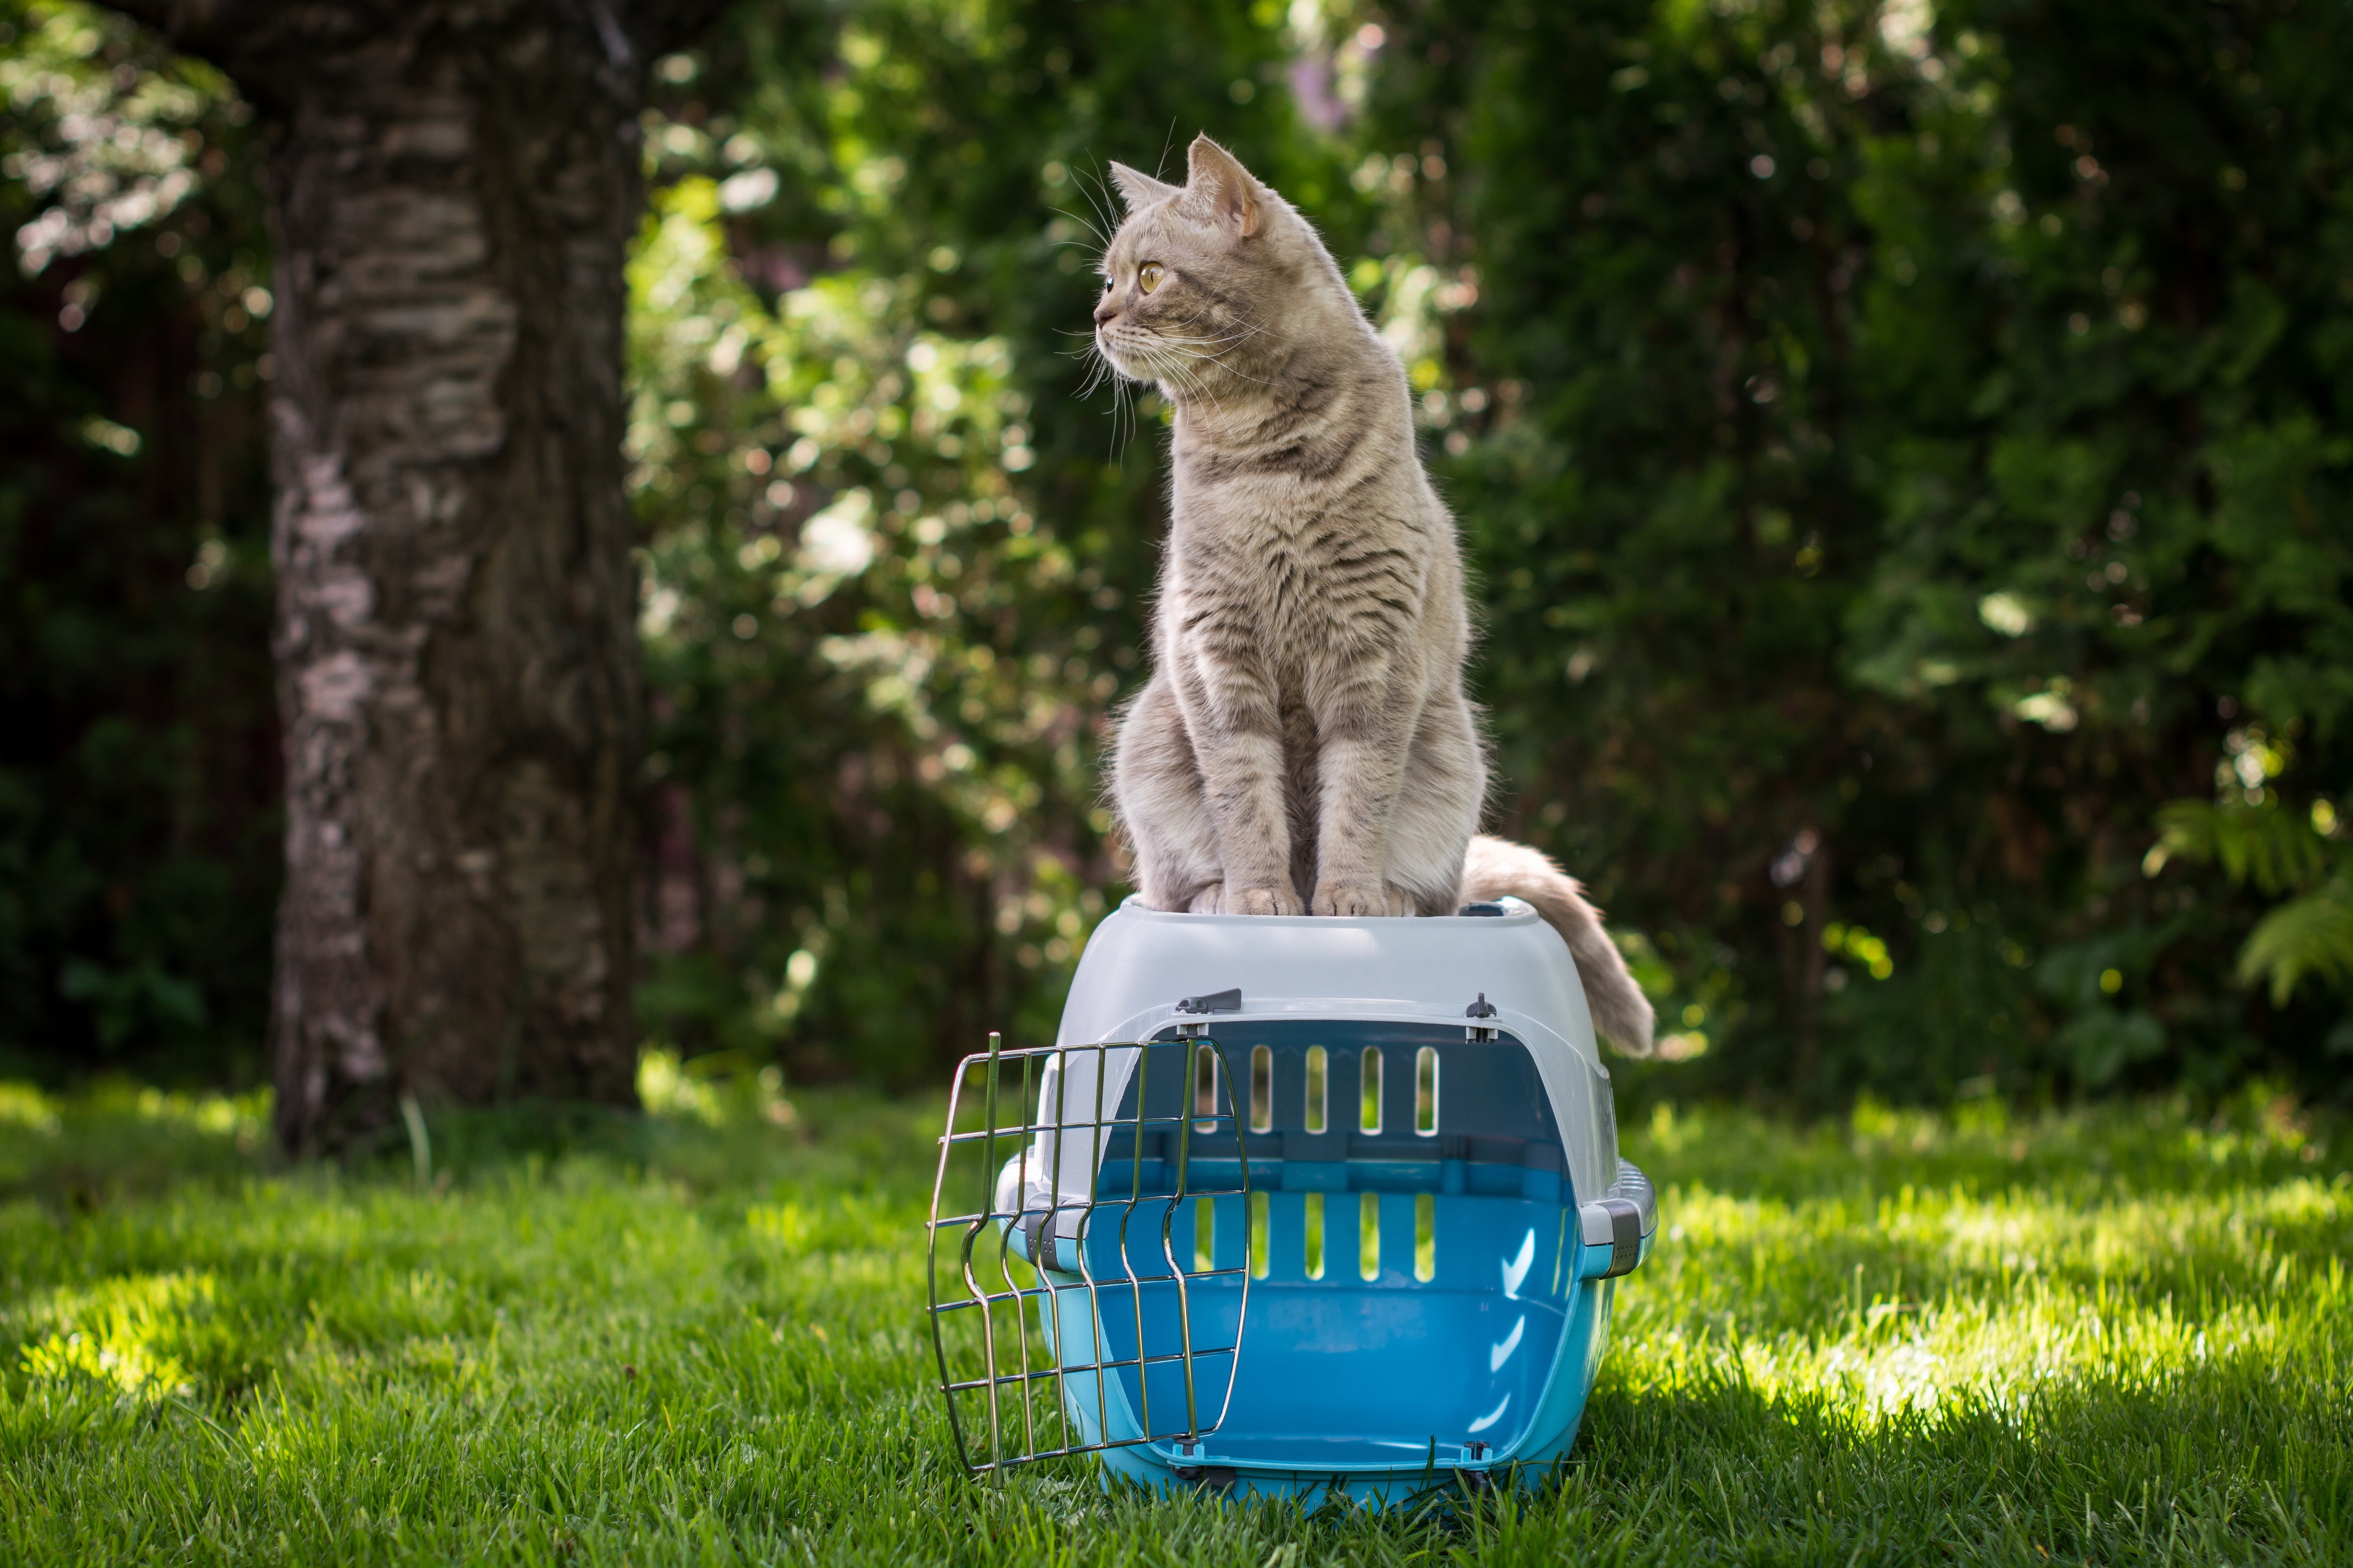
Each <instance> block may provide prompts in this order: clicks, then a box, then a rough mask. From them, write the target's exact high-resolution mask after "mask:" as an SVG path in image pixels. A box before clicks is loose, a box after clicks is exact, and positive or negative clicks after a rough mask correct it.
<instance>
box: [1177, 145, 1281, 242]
mask: <svg viewBox="0 0 2353 1568" xmlns="http://www.w3.org/2000/svg"><path fill="white" fill-rule="evenodd" d="M1185 191H1186V194H1187V195H1190V196H1191V197H1192V198H1193V200H1194V202H1195V204H1196V205H1198V207H1199V208H1200V209H1201V210H1202V211H1203V212H1204V213H1206V214H1207V215H1208V216H1209V217H1210V218H1212V219H1213V220H1215V221H1216V222H1218V223H1219V224H1221V225H1223V226H1225V227H1226V229H1227V230H1228V231H1229V232H1230V233H1232V234H1234V235H1236V236H1238V237H1240V238H1243V239H1248V238H1250V237H1251V236H1252V235H1254V234H1257V233H1259V232H1260V231H1261V230H1262V229H1264V228H1265V227H1266V189H1265V187H1264V186H1262V185H1261V184H1259V183H1258V181H1257V180H1256V179H1254V178H1252V177H1251V174H1250V171H1249V170H1248V169H1245V168H1243V167H1242V166H1241V163H1240V162H1239V161H1238V160H1237V159H1236V158H1235V157H1234V155H1233V154H1232V153H1229V152H1227V151H1226V150H1225V149H1224V148H1223V147H1220V146H1219V145H1218V144H1217V143H1216V142H1212V141H1210V140H1209V138H1208V136H1207V135H1201V136H1196V137H1195V138H1194V139H1193V146H1192V150H1191V151H1190V152H1189V153H1187V154H1186V172H1185Z"/></svg>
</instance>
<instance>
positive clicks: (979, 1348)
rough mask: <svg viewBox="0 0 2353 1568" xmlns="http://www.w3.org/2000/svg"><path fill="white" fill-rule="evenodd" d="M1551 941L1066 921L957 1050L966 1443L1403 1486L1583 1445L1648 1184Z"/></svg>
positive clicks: (960, 1387) (987, 1456) (1185, 921)
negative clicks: (1058, 977)
mask: <svg viewBox="0 0 2353 1568" xmlns="http://www.w3.org/2000/svg"><path fill="white" fill-rule="evenodd" d="M1617 1146H1618V1138H1617V1125H1616V1119H1615V1114H1614V1111H1613V1110H1612V1107H1611V1103H1610V1098H1609V1074H1608V1072H1607V1071H1606V1070H1605V1069H1604V1068H1603V1067H1602V1065H1601V1059H1600V1056H1599V1052H1598V1050H1597V1049H1596V1047H1595V1043H1594V1037H1593V1027H1592V1024H1591V1022H1590V1021H1589V1019H1588V1016H1587V1013H1586V1005H1585V995H1584V992H1583V990H1582V989H1581V987H1580V986H1579V985H1578V984H1577V972H1576V969H1575V967H1574V965H1573V964H1572V963H1571V962H1570V959H1569V955H1568V952H1567V948H1566V946H1565V945H1564V944H1563V943H1562V942H1561V940H1560V938H1559V936H1558V935H1557V934H1556V932H1555V931H1553V930H1552V928H1551V927H1550V926H1548V925H1546V923H1545V922H1544V921H1542V920H1541V919H1539V918H1538V917H1537V915H1536V914H1535V911H1534V910H1531V909H1529V908H1528V907H1527V906H1525V905H1524V904H1521V903H1519V902H1518V901H1517V900H1504V902H1502V903H1499V904H1474V905H1472V906H1469V907H1468V908H1466V909H1465V910H1463V911H1462V912H1461V914H1460V915H1456V916H1452V917H1448V918H1442V919H1435V920H1429V919H1423V920H1337V919H1328V918H1321V919H1318V918H1285V917H1266V916H1221V915H1173V914H1164V913H1161V912H1158V911H1156V910H1147V909H1145V908H1143V907H1141V906H1139V905H1138V904H1136V903H1134V901H1132V900H1131V901H1130V902H1129V903H1128V904H1127V905H1126V906H1125V907H1124V908H1122V909H1120V910H1117V911H1115V912H1114V913H1113V915H1112V916H1111V917H1110V918H1109V919H1107V920H1105V921H1103V924H1102V925H1101V927H1100V928H1098V929H1097V931H1095V933H1094V936H1093V938H1092V941H1090V942H1089V943H1088V945H1087V949H1086V952H1085V955H1084V957H1083V958H1082V960H1081V962H1080V964H1079V969H1078V973H1077V975H1076V977H1075V978H1074V980H1073V982H1072V984H1071V994H1070V1000H1069V1003H1068V1005H1066V1007H1065V1009H1064V1011H1063V1014H1062V1023H1061V1030H1060V1037H1059V1038H1058V1039H1057V1040H1056V1042H1055V1043H1054V1045H1053V1046H1051V1047H1034V1048H1028V1049H1012V1048H1002V1047H999V1046H998V1045H997V1042H996V1040H995V1039H994V1037H992V1040H991V1047H990V1049H989V1051H988V1052H987V1054H986V1055H985V1056H975V1057H972V1058H967V1059H966V1061H965V1064H964V1066H963V1068H961V1069H960V1070H959V1072H958V1074H957V1078H956V1082H955V1092H954V1094H953V1096H952V1098H951V1103H950V1108H949V1112H948V1125H947V1130H946V1132H945V1133H944V1136H943V1138H942V1140H941V1144H940V1164H939V1176H938V1184H937V1185H936V1187H935V1189H934V1200H933V1209H932V1229H931V1236H932V1249H931V1265H932V1267H931V1281H932V1297H931V1322H932V1327H933V1332H934V1347H935V1349H936V1352H937V1353H938V1357H939V1370H940V1381H941V1384H942V1386H943V1388H944V1392H945V1394H946V1396H947V1404H948V1412H949V1417H950V1423H951V1426H952V1427H953V1428H954V1431H955V1440H956V1442H957V1444H958V1446H959V1448H960V1450H961V1453H962V1457H963V1458H964V1460H965V1464H966V1465H967V1466H969V1467H970V1468H972V1469H973V1470H975V1471H988V1470H997V1469H1001V1468H1003V1467H1005V1466H1007V1465H1010V1464H1014V1463H1018V1462H1020V1461H1023V1460H1027V1459H1032V1458H1044V1457H1047V1456H1050V1455H1055V1454H1074V1453H1086V1452H1100V1454H1101V1455H1102V1458H1103V1464H1104V1466H1105V1467H1106V1469H1107V1476H1106V1479H1109V1476H1110V1475H1124V1476H1130V1477H1134V1478H1135V1479H1139V1480H1141V1481H1144V1482H1145V1483H1146V1484H1147V1485H1151V1486H1155V1487H1160V1488H1168V1487H1178V1486H1183V1487H1194V1486H1202V1485H1207V1486H1209V1487H1212V1488H1219V1489H1227V1488H1231V1489H1238V1490H1241V1491H1259V1492H1266V1493H1275V1494H1282V1493H1295V1492H1304V1491H1318V1492H1320V1491H1322V1490H1324V1489H1326V1488H1330V1487H1337V1488H1340V1489H1344V1490H1346V1491H1349V1492H1351V1493H1354V1494H1357V1495H1361V1496H1366V1497H1370V1498H1383V1497H1391V1496H1398V1495H1402V1493H1404V1492H1406V1491H1409V1490H1411V1489H1415V1488H1417V1487H1419V1486H1421V1485H1424V1484H1427V1483H1428V1482H1430V1480H1433V1479H1451V1476H1450V1472H1453V1471H1463V1472H1469V1473H1470V1474H1471V1475H1472V1478H1473V1479H1485V1478H1486V1477H1487V1475H1488V1473H1489V1472H1501V1471H1508V1472H1509V1473H1511V1474H1513V1475H1514V1476H1518V1477H1521V1478H1524V1479H1525V1478H1527V1477H1530V1476H1533V1475H1538V1474H1541V1473H1542V1471H1543V1468H1544V1467H1545V1465H1546V1462H1547V1461H1549V1460H1551V1459H1553V1458H1556V1457H1558V1456H1559V1455H1561V1454H1563V1453H1565V1452H1566V1451H1567V1447H1568V1445H1569V1443H1570V1441H1571V1440H1572V1439H1573V1438H1574V1437H1575V1436H1576V1433H1577V1421H1578V1418H1579V1416H1580V1415H1582V1413H1583V1410H1584V1406H1585V1400H1586V1395H1587V1394H1588V1391H1589V1390H1590V1389H1591V1387H1592V1384H1593V1377H1594V1373H1595V1371H1596V1369H1597V1367H1598V1365H1599V1359H1600V1355H1601V1352H1602V1347H1603V1343H1604V1340H1605V1336H1606V1333H1607V1330H1608V1326H1609V1307H1610V1300H1611V1297H1612V1294H1613V1292H1614V1289H1615V1287H1614V1284H1613V1283H1612V1281H1613V1280H1614V1279H1616V1278H1617V1277H1618V1276H1620V1275H1622V1274H1624V1273H1626V1272H1628V1271H1629V1270H1630V1269H1631V1268H1634V1267H1635V1266H1636V1265H1637V1264H1638V1263H1640V1262H1641V1259H1642V1258H1644V1257H1645V1256H1647V1255H1648V1253H1649V1250H1650V1247H1651V1237H1652V1236H1653V1234H1654V1232H1655V1230H1656V1224H1657V1205H1656V1203H1655V1201H1654V1199H1653V1197H1652V1195H1651V1186H1650V1184H1649V1183H1648V1182H1647V1181H1646V1180H1644V1178H1643V1176H1642V1174H1641V1173H1640V1172H1639V1171H1637V1170H1635V1169H1634V1167H1633V1166H1632V1165H1630V1164H1628V1163H1625V1162H1623V1161H1620V1159H1619V1158H1618V1147H1617Z"/></svg>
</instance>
